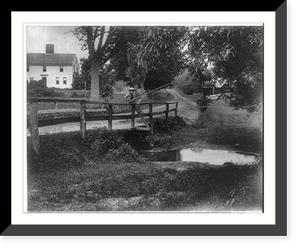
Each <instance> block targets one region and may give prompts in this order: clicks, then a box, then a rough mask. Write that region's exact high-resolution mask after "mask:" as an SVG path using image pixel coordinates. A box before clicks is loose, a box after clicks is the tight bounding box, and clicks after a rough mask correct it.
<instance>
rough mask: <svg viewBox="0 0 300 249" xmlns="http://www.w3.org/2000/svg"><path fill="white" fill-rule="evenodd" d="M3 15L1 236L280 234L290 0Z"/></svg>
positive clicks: (284, 204)
mask: <svg viewBox="0 0 300 249" xmlns="http://www.w3.org/2000/svg"><path fill="white" fill-rule="evenodd" d="M242 8H245V7H242ZM179 13H180V15H179ZM11 20H12V23H11V30H12V48H11V50H12V53H11V55H12V68H11V70H12V74H11V75H12V82H11V83H12V84H11V85H12V87H11V90H12V94H11V96H12V110H11V113H12V124H11V128H12V129H11V142H12V147H11V148H12V151H11V170H10V171H9V172H10V173H11V174H8V175H10V176H11V179H10V180H11V185H10V186H11V189H10V194H9V196H8V199H7V201H6V202H5V203H11V206H9V205H8V204H7V205H6V209H5V210H6V214H7V215H6V216H7V220H6V222H5V223H4V222H2V229H1V235H3V236H20V235H21V236H26V235H49V236H60V235H62V236H285V235H287V151H286V150H287V143H286V141H287V137H286V135H287V126H286V122H287V119H286V116H287V99H286V92H287V54H286V53H287V2H286V1H283V2H282V3H280V4H279V5H278V6H273V7H272V8H271V7H270V9H267V10H253V9H250V10H247V9H239V10H238V11H231V10H227V9H226V10H225V9H223V10H222V11H219V10H212V11H211V10H210V11H191V12H188V11H181V12H176V11H148V12H143V11H136V12H130V11H120V12H116V11H111V12H108V11H102V12H84V11H82V12H11ZM9 172H8V173H9ZM5 184H6V186H7V183H5ZM6 188H7V187H6Z"/></svg>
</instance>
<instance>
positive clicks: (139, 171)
mask: <svg viewBox="0 0 300 249" xmlns="http://www.w3.org/2000/svg"><path fill="white" fill-rule="evenodd" d="M28 182H29V186H28V188H29V191H28V210H29V211H126V210H130V211H192V210H193V211H194V210H202V211H224V210H244V211H245V210H260V209H261V185H260V182H261V172H260V171H257V168H254V167H250V166H248V167H247V166H244V167H230V166H228V167H216V168H211V167H207V166H205V165H199V164H198V165H195V164H192V163H191V167H190V168H188V169H187V170H184V171H182V170H176V169H172V168H164V167H161V165H157V164H156V163H146V164H138V163H131V164H130V163H125V164H96V163H89V164H85V165H83V166H82V167H80V168H72V169H64V168H60V169H57V170H55V171H52V170H43V172H40V173H38V174H37V175H36V174H30V175H29V178H28ZM208 205H209V207H208Z"/></svg>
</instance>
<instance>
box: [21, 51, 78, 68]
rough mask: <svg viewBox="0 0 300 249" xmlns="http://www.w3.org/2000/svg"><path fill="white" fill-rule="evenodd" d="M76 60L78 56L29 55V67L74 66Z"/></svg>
mask: <svg viewBox="0 0 300 249" xmlns="http://www.w3.org/2000/svg"><path fill="white" fill-rule="evenodd" d="M74 58H76V54H56V53H55V54H44V53H27V65H36V66H50V65H56V66H67V65H72V64H73V61H74Z"/></svg>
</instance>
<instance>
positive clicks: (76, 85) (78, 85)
mask: <svg viewBox="0 0 300 249" xmlns="http://www.w3.org/2000/svg"><path fill="white" fill-rule="evenodd" d="M72 89H76V90H82V89H85V84H84V81H83V77H82V75H80V74H79V73H77V72H75V73H73V82H72Z"/></svg>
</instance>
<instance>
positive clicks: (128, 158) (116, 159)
mask: <svg viewBox="0 0 300 249" xmlns="http://www.w3.org/2000/svg"><path fill="white" fill-rule="evenodd" d="M105 161H107V162H109V163H133V162H144V161H145V159H144V158H143V157H142V156H140V155H139V153H138V152H137V151H135V150H134V149H133V148H132V147H131V146H130V145H129V144H127V143H124V144H122V145H121V146H120V147H119V148H115V149H110V150H109V151H108V153H107V155H106V157H105Z"/></svg>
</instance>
